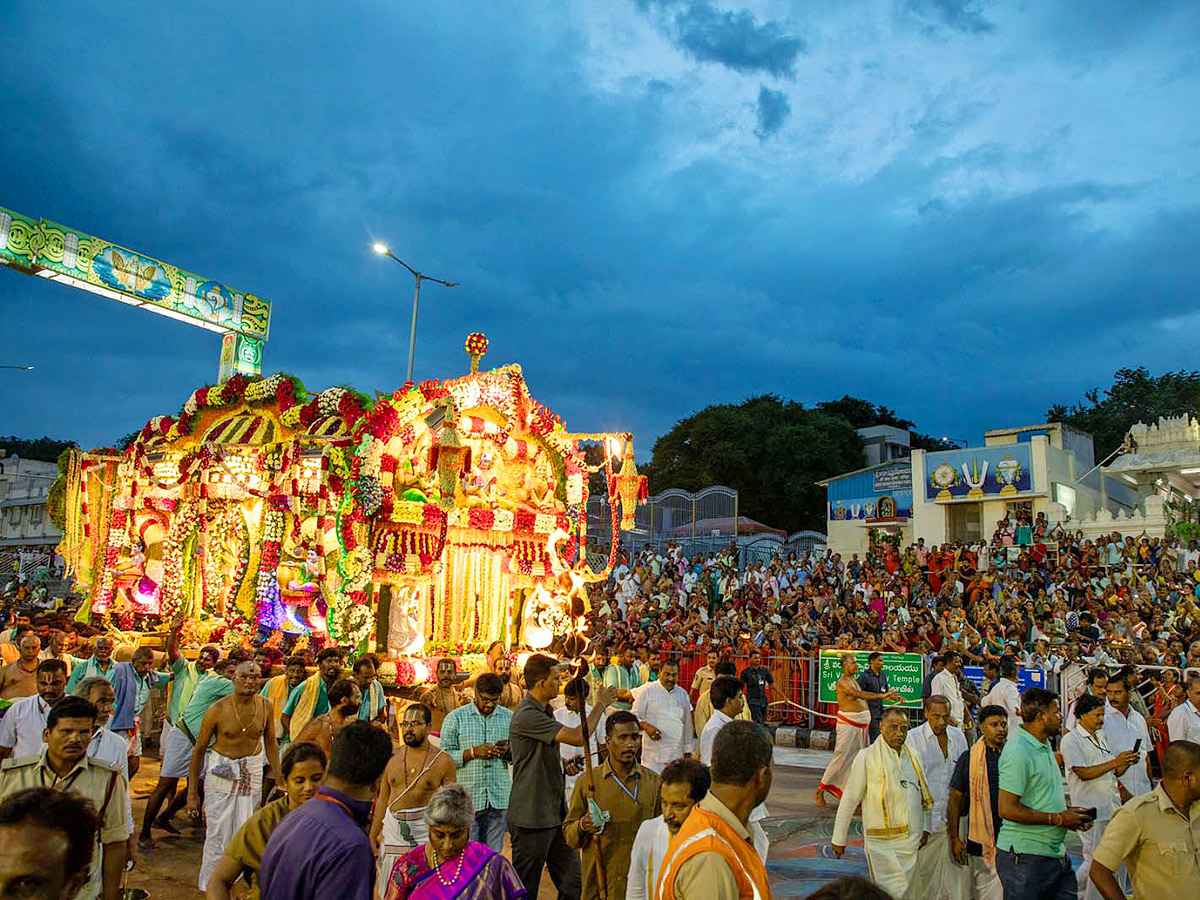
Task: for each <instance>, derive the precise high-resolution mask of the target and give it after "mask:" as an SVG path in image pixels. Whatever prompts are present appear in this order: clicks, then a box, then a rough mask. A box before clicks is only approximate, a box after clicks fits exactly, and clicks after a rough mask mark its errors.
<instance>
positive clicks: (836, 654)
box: [817, 650, 925, 703]
mask: <svg viewBox="0 0 1200 900" xmlns="http://www.w3.org/2000/svg"><path fill="white" fill-rule="evenodd" d="M846 653H853V654H854V655H855V656H856V657H858V670H859V673H860V674H861V673H862V672H865V671H866V668H867V657H868V656H870V655H871V651H870V650H822V651H821V657H820V665H819V666H818V675H817V677H818V679H819V681H818V686H819V689H820V690H819V694H818V699H819V700H820V701H821V702H822V703H836V702H837V682H838V679H839V678H841V677H842V657H843V656H844V655H845V654H846ZM883 674H884V675H886V676H887V680H888V684H889V685H891V687H892V689H893V690H896V691H899V692H900V699H901V700H902V701H903V702H905V703H920V702H921V683H922V682H923V681H924V679H925V660H924V657H922V656H921V654H920V653H884V654H883Z"/></svg>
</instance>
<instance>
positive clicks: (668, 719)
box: [631, 681, 696, 774]
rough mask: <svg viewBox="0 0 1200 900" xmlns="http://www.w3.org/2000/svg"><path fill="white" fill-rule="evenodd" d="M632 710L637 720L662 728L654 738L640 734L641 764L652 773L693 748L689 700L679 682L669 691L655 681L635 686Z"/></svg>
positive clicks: (660, 771) (693, 735)
mask: <svg viewBox="0 0 1200 900" xmlns="http://www.w3.org/2000/svg"><path fill="white" fill-rule="evenodd" d="M631 711H632V712H633V714H634V715H635V716H637V717H638V720H639V721H641V722H649V723H650V724H651V725H653V726H654V727H655V728H657V729H658V730H659V731H661V732H662V737H660V738H659V739H658V740H657V741H653V740H651V739H650V735H648V734H644V733H643V734H642V765H643V766H645V767H646V768H647V769H649V770H650V771H652V772H654V773H655V774H662V770H663V769H664V768H665V767H666V765H667V763H669V762H674V761H675V760H677V759H679V758H680V757H681V756H687V755H688V754H689V753H691V752H692V751H693V750H694V749H695V748H696V737H695V734H696V729H695V728H694V727H693V726H692V702H691V700H689V699H688V694H687V691H685V690H684V689H683V688H681V687H680V686H679V685H675V687H674V688H673V689H672V690H671V692H670V693H668V692H667V690H666V688H664V687H663V686H662V684H661V683H659V682H657V681H651V682H650V683H649V684H644V685H642V686H641V687H639V688H635V689H634V691H633V706H632V707H631Z"/></svg>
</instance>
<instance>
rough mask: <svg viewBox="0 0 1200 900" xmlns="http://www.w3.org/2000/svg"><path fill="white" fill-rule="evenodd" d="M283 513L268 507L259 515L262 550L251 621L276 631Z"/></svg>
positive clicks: (277, 508) (274, 506)
mask: <svg viewBox="0 0 1200 900" xmlns="http://www.w3.org/2000/svg"><path fill="white" fill-rule="evenodd" d="M284 521H285V519H284V513H283V510H282V509H280V508H279V506H278V505H276V504H272V505H271V506H270V507H268V508H267V510H266V512H265V513H264V514H263V526H262V528H263V531H262V549H261V551H260V552H259V556H258V577H257V579H256V581H255V585H254V618H255V619H256V620H257V621H258V623H259V624H260V625H265V626H266V627H268V628H277V627H279V624H280V623H279V622H276V621H275V615H274V613H275V603H276V602H278V601H279V599H280V594H279V582H278V580H277V578H276V574H275V573H276V569H277V568H278V567H279V555H280V547H281V546H282V544H283V528H284Z"/></svg>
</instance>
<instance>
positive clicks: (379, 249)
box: [371, 241, 458, 381]
mask: <svg viewBox="0 0 1200 900" xmlns="http://www.w3.org/2000/svg"><path fill="white" fill-rule="evenodd" d="M371 249H373V250H374V251H375V252H376V253H378V254H379V255H380V256H387V257H389V258H391V259H394V260H395V261H396V262H398V263H400V265H402V266H404V268H406V269H408V271H409V274H411V275H412V277H413V280H414V281H416V290H415V291H414V292H413V310H412V328H411V329H410V331H409V334H408V373H407V374H406V375H405V377H404V380H405V381H412V373H413V353H414V351H415V350H416V346H417V304H418V303H419V302H420V300H421V282H422V281H433V282H436V283H437V284H440V285H442V286H443V287H458V282H457V281H443V280H442V279H440V278H434V277H433V276H431V275H423V274H422V273H420V272H418V271H417V270H416V269H414V268H413V267H412V266H410V265H409V264H408V263H406V262H405V261H404V260H402V259H401V258H400V257H398V256H397V255H396V254H394V253H393V252H392V251H391V250H389V249H388V246H387V244H381V243H379V241H376V242H375V243H374V244H372V245H371Z"/></svg>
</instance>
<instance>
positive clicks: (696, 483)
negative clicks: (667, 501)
mask: <svg viewBox="0 0 1200 900" xmlns="http://www.w3.org/2000/svg"><path fill="white" fill-rule="evenodd" d="M862 464H863V444H862V439H861V438H859V436H858V435H857V434H856V433H855V431H854V428H853V427H852V425H851V423H850V422H849V421H847V420H846V419H845V418H842V417H841V416H840V415H831V414H829V413H827V412H823V411H821V410H816V409H811V410H810V409H805V408H804V407H803V406H802V405H801V404H799V403H796V402H794V401H791V400H781V399H780V398H779V397H777V396H775V395H773V394H764V395H762V396H759V397H751V398H750V399H748V400H746V401H744V402H742V403H739V404H719V405H715V406H709V407H706V408H705V409H703V410H701V411H700V412H698V413H695V414H694V415H692V416H689V417H688V418H686V419H683V420H681V421H679V422H677V423H676V424H675V426H674V427H673V428H672V429H671V430H670V431H669V432H667V433H666V434H664V435H663V436H662V437H660V438H659V439H658V440H657V441H655V443H654V451H653V456H652V458H651V460H650V463H649V464H648V465H647V466H645V467H644V470H643V471H644V473H645V474H646V475H647V476H648V478H649V481H650V492H651V493H658V492H659V491H663V490H666V489H667V488H671V487H678V488H683V489H685V490H690V491H696V490H700V489H701V488H705V487H708V486H709V485H713V484H724V485H728V486H729V487H732V488H736V489H737V491H738V493H739V500H738V502H739V512H740V513H741V514H744V515H747V516H749V517H751V518H754V519H758V520H759V521H761V522H763V523H764V524H766V525H771V526H774V527H776V528H783V529H787V530H788V531H795V530H799V529H801V528H818V529H823V528H824V526H825V489H824V488H822V487H818V486H817V485H816V484H815V482H817V481H818V480H820V479H822V478H828V477H829V476H831V475H840V474H841V473H843V472H848V471H850V470H852V469H857V468H860V467H861V466H862Z"/></svg>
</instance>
